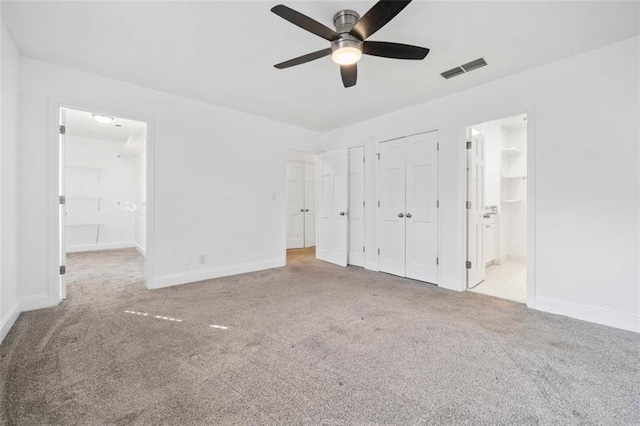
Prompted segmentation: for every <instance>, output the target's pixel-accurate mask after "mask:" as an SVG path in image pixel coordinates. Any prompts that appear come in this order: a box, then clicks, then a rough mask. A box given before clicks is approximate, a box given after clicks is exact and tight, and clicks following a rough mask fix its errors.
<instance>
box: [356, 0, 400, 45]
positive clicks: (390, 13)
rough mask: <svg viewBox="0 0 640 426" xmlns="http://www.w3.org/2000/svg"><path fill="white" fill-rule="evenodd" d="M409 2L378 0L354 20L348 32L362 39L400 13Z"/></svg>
mask: <svg viewBox="0 0 640 426" xmlns="http://www.w3.org/2000/svg"><path fill="white" fill-rule="evenodd" d="M409 3H411V0H408V1H396V0H387V1H379V2H378V3H376V4H374V5H373V7H372V8H371V9H369V11H368V12H367V13H365V14H364V16H363V17H362V18H360V20H359V21H358V22H356V24H355V25H354V26H353V28H352V29H351V31H350V32H349V34H351V35H352V36H354V37H358V38H359V39H360V40H363V41H364V40H365V39H367V38H368V37H370V36H371V35H372V34H373V33H375V32H376V31H378V30H379V29H380V28H382V27H384V26H385V25H387V23H388V22H389V21H391V20H392V19H393V18H394V17H395V16H396V15H397V14H398V13H400V12H401V11H402V9H404V8H405V7H407V5H408V4H409Z"/></svg>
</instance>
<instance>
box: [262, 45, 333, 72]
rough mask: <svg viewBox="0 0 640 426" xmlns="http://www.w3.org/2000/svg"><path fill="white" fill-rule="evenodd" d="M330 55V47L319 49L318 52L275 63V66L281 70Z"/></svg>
mask: <svg viewBox="0 0 640 426" xmlns="http://www.w3.org/2000/svg"><path fill="white" fill-rule="evenodd" d="M328 55H331V48H330V47H328V48H326V49H322V50H318V51H317V52H313V53H307V54H306V55H302V56H298V57H297V58H293V59H289V60H288V61H285V62H281V63H279V64H276V65H274V67H276V68H278V69H279V70H281V69H283V68H289V67H294V66H296V65H301V64H304V63H307V62H311V61H315V60H316V59H320V58H322V57H324V56H328Z"/></svg>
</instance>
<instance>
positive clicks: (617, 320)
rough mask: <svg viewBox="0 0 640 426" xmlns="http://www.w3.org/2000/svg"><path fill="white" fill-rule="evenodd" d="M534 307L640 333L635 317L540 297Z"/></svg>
mask: <svg viewBox="0 0 640 426" xmlns="http://www.w3.org/2000/svg"><path fill="white" fill-rule="evenodd" d="M535 306H536V310H539V311H543V312H549V313H551V314H558V315H565V316H568V317H571V318H576V319H579V320H583V321H589V322H595V323H598V324H603V325H608V326H609V327H615V328H621V329H623V330H629V331H635V332H640V318H639V317H638V316H637V315H632V314H627V313H624V312H618V311H612V310H609V309H603V308H598V307H595V306H590V305H582V304H579V303H572V302H566V301H563V300H557V299H550V298H548V297H542V296H536V298H535Z"/></svg>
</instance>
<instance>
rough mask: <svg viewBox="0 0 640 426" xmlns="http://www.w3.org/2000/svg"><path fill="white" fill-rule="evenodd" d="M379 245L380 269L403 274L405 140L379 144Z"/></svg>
mask: <svg viewBox="0 0 640 426" xmlns="http://www.w3.org/2000/svg"><path fill="white" fill-rule="evenodd" d="M378 153H379V160H378V163H379V167H378V176H379V181H378V202H379V205H378V213H379V215H378V246H379V250H380V252H379V256H378V258H379V262H380V271H382V272H388V273H390V274H395V275H400V276H402V277H404V276H405V233H406V231H405V216H404V214H405V205H406V201H405V187H406V178H405V176H406V174H405V170H406V153H405V139H404V138H402V139H397V140H394V141H389V142H382V143H380V145H379V151H378Z"/></svg>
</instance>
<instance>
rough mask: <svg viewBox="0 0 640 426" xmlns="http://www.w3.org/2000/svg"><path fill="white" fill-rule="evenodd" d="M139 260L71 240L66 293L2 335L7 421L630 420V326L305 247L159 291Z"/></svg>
mask: <svg viewBox="0 0 640 426" xmlns="http://www.w3.org/2000/svg"><path fill="white" fill-rule="evenodd" d="M310 254H311V255H310ZM142 262H143V259H142V258H141V257H140V256H139V255H137V254H136V253H135V251H132V250H124V251H123V250H120V251H110V252H100V253H91V254H78V255H72V256H70V257H69V278H70V281H71V282H70V284H69V289H68V293H69V299H68V300H67V301H66V302H65V303H63V304H61V305H60V306H57V307H54V308H50V309H44V310H40V311H33V312H26V313H23V314H22V315H20V318H19V319H18V321H17V322H16V324H15V326H14V328H13V329H12V331H11V332H10V333H9V335H8V336H7V338H6V340H5V342H4V343H3V344H2V346H1V347H0V354H1V357H2V366H1V367H0V372H1V373H2V387H1V389H2V399H1V401H2V419H3V422H4V423H6V424H9V425H42V424H60V425H99V424H116V425H130V424H134V425H213V424H247V423H252V424H255V423H267V424H292V423H295V424H300V423H307V424H318V423H323V424H353V423H358V424H363V423H386V424H407V423H411V424H416V423H424V424H472V425H481V424H503V425H513V424H620V425H631V424H639V423H640V412H639V410H638V402H639V401H640V377H639V374H640V347H639V345H640V337H639V335H638V334H635V333H631V332H625V331H621V330H616V329H612V328H608V327H604V326H598V325H595V324H589V323H586V322H581V321H577V320H572V319H569V318H564V317H560V316H554V315H548V314H544V313H540V312H536V311H532V310H528V309H527V308H526V307H524V306H523V305H521V304H518V303H513V302H509V301H505V300H500V299H495V298H491V297H488V296H483V295H478V294H472V293H468V292H467V293H456V292H452V291H446V290H442V289H439V288H437V287H435V286H431V285H426V284H423V283H420V282H415V281H410V280H406V279H402V278H398V277H394V276H390V275H386V274H382V273H374V272H370V271H365V270H362V269H359V268H353V267H350V268H340V267H337V266H333V265H329V264H326V263H323V262H319V261H316V260H315V259H314V258H313V256H312V253H309V251H308V250H307V251H305V250H299V251H295V252H292V253H290V256H289V265H288V266H287V267H285V268H279V269H274V270H270V271H264V272H256V273H251V274H245V275H240V276H235V277H228V278H222V279H217V280H212V281H208V282H201V283H196V284H189V285H184V286H178V287H174V288H167V289H162V290H154V291H147V290H145V289H144V288H143V287H142V268H141V265H142ZM126 311H130V312H133V313H130V312H126ZM137 313H146V314H148V315H147V316H144V315H140V314H137ZM156 316H159V317H165V319H163V318H156ZM171 319H173V321H172V320H171ZM178 320H181V321H178ZM210 325H218V326H224V327H228V329H222V328H212V327H210Z"/></svg>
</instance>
